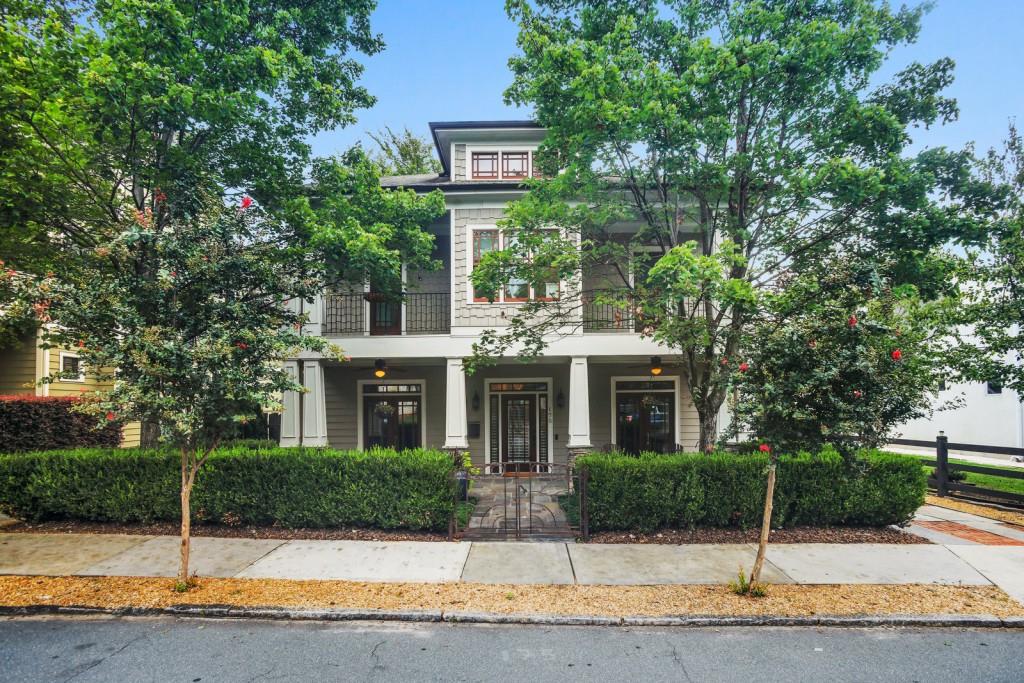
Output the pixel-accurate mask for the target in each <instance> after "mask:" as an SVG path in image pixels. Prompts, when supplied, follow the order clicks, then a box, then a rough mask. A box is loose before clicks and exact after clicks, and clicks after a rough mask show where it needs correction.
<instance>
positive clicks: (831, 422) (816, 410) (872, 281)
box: [721, 261, 959, 455]
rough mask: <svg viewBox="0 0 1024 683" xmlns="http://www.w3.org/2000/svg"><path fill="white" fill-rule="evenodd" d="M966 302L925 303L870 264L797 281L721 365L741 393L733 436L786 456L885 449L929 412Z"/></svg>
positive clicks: (839, 266) (841, 264) (768, 305)
mask: <svg viewBox="0 0 1024 683" xmlns="http://www.w3.org/2000/svg"><path fill="white" fill-rule="evenodd" d="M958 303H959V300H958V299H957V298H955V297H954V298H950V299H943V300H938V301H923V300H922V299H921V297H920V296H919V294H918V292H917V289H916V288H915V287H913V286H910V285H904V286H896V287H894V286H893V285H892V280H891V278H890V277H888V276H887V275H886V274H885V273H884V272H883V271H882V270H881V269H880V268H878V267H877V266H876V265H875V264H871V263H857V262H853V261H836V262H833V263H832V264H830V267H829V268H828V270H827V271H817V272H808V273H805V274H802V275H800V276H796V277H795V278H794V281H793V282H791V283H789V284H788V286H787V287H786V288H785V289H783V290H781V291H779V292H778V293H775V294H770V295H767V301H766V302H765V305H764V307H763V310H762V311H761V312H760V313H759V315H758V317H757V318H756V319H754V320H753V321H752V322H751V325H750V327H749V329H748V338H747V339H745V340H744V343H743V345H742V346H743V349H744V351H743V352H742V353H740V354H739V355H738V356H736V357H734V358H723V359H722V361H721V363H722V364H723V366H724V367H725V368H726V370H727V371H728V372H729V373H730V374H731V376H732V378H733V386H734V387H735V388H736V389H737V394H738V400H737V401H735V402H734V404H733V406H732V407H733V411H732V414H733V422H732V424H731V425H730V429H729V433H730V434H731V435H734V436H735V435H741V434H748V435H750V436H753V437H754V438H756V439H757V440H758V441H759V442H760V443H766V444H769V445H770V446H771V447H773V448H775V449H777V450H779V451H781V452H783V453H795V452H798V451H801V450H808V451H811V452H816V451H819V450H821V449H822V448H824V447H825V446H826V445H830V446H834V447H835V448H837V449H838V450H839V451H840V452H841V453H844V454H847V455H850V454H852V453H853V452H854V451H856V450H857V449H858V448H862V447H870V448H877V447H881V446H884V445H885V444H886V443H888V441H889V437H890V436H892V431H893V429H895V428H896V427H897V426H898V425H900V424H902V423H904V422H906V421H908V420H911V419H915V418H919V417H925V416H927V415H928V414H930V413H931V410H932V399H933V398H934V394H935V392H937V391H938V388H939V385H940V383H941V381H942V379H943V378H944V377H945V376H946V365H947V360H948V356H947V354H948V347H949V346H950V345H951V343H952V340H951V339H950V338H949V337H948V335H947V334H946V332H947V331H948V326H947V320H948V318H949V315H950V309H955V307H956V305H957V304H958Z"/></svg>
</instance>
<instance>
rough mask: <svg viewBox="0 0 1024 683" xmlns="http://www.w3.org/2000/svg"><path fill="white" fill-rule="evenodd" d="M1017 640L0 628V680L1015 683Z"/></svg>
mask: <svg viewBox="0 0 1024 683" xmlns="http://www.w3.org/2000/svg"><path fill="white" fill-rule="evenodd" d="M1022 671H1024V633H1022V632H1020V631H1007V630H993V629H978V630H972V629H932V628H928V629H853V628H718V629H716V628H699V629H698V628H694V629H682V628H621V627H582V626H581V627H575V626H573V627H567V626H556V627H551V626H490V625H456V624H396V623H376V622H349V623H339V622H333V623H327V622H282V621H276V622H275V621H241V620H238V621H234V620H213V619H184V618H171V617H154V618H113V617H73V618H66V617H61V618H56V617H19V618H8V619H3V620H0V679H2V680H4V681H18V682H19V683H21V682H25V683H27V682H29V681H61V682H67V681H75V682H76V683H84V682H86V681H104V682H106V683H110V682H114V681H132V682H136V681H181V682H182V683H202V682H206V683H214V682H216V683H221V682H225V683H229V682H233V681H378V680H380V681H403V682H405V683H409V682H411V681H512V680H526V681H529V682H530V683H539V682H541V681H558V682H559V683H565V681H567V680H624V681H661V680H665V681H668V680H672V681H702V682H703V681H743V682H744V683H750V682H751V681H787V682H790V681H830V683H831V682H833V681H928V682H935V683H937V682H939V681H972V682H973V681H1020V680H1022V673H1021V672H1022Z"/></svg>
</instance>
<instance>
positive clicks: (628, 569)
mask: <svg viewBox="0 0 1024 683" xmlns="http://www.w3.org/2000/svg"><path fill="white" fill-rule="evenodd" d="M928 524H931V525H932V526H927V525H928ZM936 524H938V525H939V528H941V529H944V530H945V531H938V530H936V528H935V525H936ZM943 524H945V525H946V526H942V525H943ZM910 529H911V530H912V531H915V532H919V533H922V534H923V535H927V536H929V537H930V538H932V540H933V541H936V544H935V545H892V544H871V543H863V544H827V543H805V544H777V545H772V546H769V550H768V562H767V564H766V566H765V570H764V574H763V576H764V579H765V580H766V581H769V582H771V583H799V584H835V583H861V584H912V583H916V584H922V583H923V584H954V585H989V584H995V585H997V586H999V587H1000V588H1002V589H1003V590H1004V591H1006V592H1007V593H1008V594H1009V595H1011V596H1013V597H1014V598H1015V599H1017V600H1019V601H1021V602H1024V544H1022V545H1005V544H998V545H995V544H992V541H991V538H990V537H993V538H996V539H1003V540H1004V541H1005V542H1006V543H1016V542H1018V540H1017V539H1018V537H1019V538H1022V539H1024V532H1022V530H1021V529H1020V528H1016V527H1013V525H1003V524H1002V523H1000V522H995V521H993V520H988V519H984V518H981V517H977V516H975V515H970V514H967V513H963V512H957V511H955V510H947V509H945V508H935V507H932V506H925V507H924V508H922V509H921V511H920V513H919V514H918V517H917V518H916V519H915V522H914V524H913V525H911V527H910ZM962 530H966V531H962ZM947 532H948V533H947ZM957 534H960V535H957ZM972 534H974V535H975V536H971V535H972ZM978 534H981V536H977V535H978ZM986 534H987V536H986ZM976 538H981V539H982V540H981V541H979V540H975V539H976ZM177 548H178V539H177V538H176V537H173V536H119V535H106V534H96V535H86V534H81V535H80V534H29V533H13V534H12V533H8V534H3V533H0V574H20V575H49V576H60V575H84V576H98V575H109V576H167V577H171V576H174V574H175V572H176V569H177V561H178V553H177ZM755 553H756V546H755V545H754V544H746V543H739V544H728V545H726V544H719V545H640V544H576V543H561V542H552V543H494V542H472V543H469V542H463V543H443V542H413V541H403V542H374V541H282V540H257V539H239V538H209V537H198V538H195V539H193V546H192V558H193V564H192V568H193V570H194V571H195V572H196V573H198V574H199V575H200V576H213V577H240V578H270V579H340V580H350V581H372V582H413V583H424V582H425V583H443V582H454V581H465V582H472V583H492V584H493V583H511V584H591V585H658V584H724V583H728V582H729V581H731V580H733V579H735V578H736V575H737V572H738V571H739V570H740V569H741V568H742V569H743V570H744V571H749V569H750V567H751V565H752V564H753V561H754V555H755Z"/></svg>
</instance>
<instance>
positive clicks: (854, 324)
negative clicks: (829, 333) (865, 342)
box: [846, 315, 857, 327]
mask: <svg viewBox="0 0 1024 683" xmlns="http://www.w3.org/2000/svg"><path fill="white" fill-rule="evenodd" d="M846 323H847V324H848V325H849V326H850V327H857V316H855V315H851V316H850V319H849V320H847V321H846Z"/></svg>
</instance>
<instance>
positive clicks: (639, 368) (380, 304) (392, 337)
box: [281, 121, 698, 471]
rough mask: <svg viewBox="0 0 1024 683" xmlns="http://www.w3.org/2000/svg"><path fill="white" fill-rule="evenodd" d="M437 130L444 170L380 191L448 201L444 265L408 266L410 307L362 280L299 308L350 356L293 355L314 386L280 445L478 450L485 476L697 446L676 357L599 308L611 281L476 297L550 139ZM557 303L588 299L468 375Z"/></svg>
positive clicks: (527, 130)
mask: <svg viewBox="0 0 1024 683" xmlns="http://www.w3.org/2000/svg"><path fill="white" fill-rule="evenodd" d="M430 129H431V133H432V136H433V140H434V143H435V145H436V147H437V152H438V155H439V156H440V158H441V163H442V171H441V173H440V174H438V175H433V174H431V175H422V176H401V177H387V178H383V179H382V184H383V185H384V186H385V187H395V188H398V187H404V188H409V189H412V190H415V191H416V192H424V193H425V192H430V191H432V190H434V189H440V190H441V191H442V192H443V193H444V196H445V201H446V206H447V211H446V213H445V215H444V216H443V218H441V219H440V220H438V221H437V222H435V223H434V224H432V225H431V226H429V228H428V229H429V231H430V232H432V233H433V235H434V237H435V250H436V253H435V258H436V259H438V260H440V261H441V262H442V263H443V266H442V268H441V269H440V270H434V271H429V272H417V271H406V272H404V280H405V283H406V286H405V290H406V296H405V297H404V298H403V300H402V301H400V302H393V301H386V300H383V299H381V298H380V297H377V296H375V295H374V293H373V292H372V291H370V290H369V287H368V286H367V287H364V288H362V289H361V290H359V289H357V290H349V291H339V292H329V293H325V294H324V295H323V296H322V297H321V298H320V299H318V300H316V301H313V302H305V303H302V304H300V305H302V306H304V307H305V308H306V310H307V312H308V313H309V318H310V325H309V328H310V329H309V332H310V333H311V334H320V335H322V336H324V337H326V338H327V339H329V340H330V341H331V342H333V343H335V344H337V345H338V346H340V347H342V348H343V349H344V352H345V354H346V355H347V356H349V357H350V358H351V361H348V362H344V363H338V362H336V361H333V360H327V359H324V358H321V357H318V356H316V355H315V354H309V355H307V356H304V357H301V358H295V359H293V360H291V361H289V363H288V368H289V370H290V371H291V372H292V373H294V375H295V376H296V377H300V378H301V379H302V382H303V384H304V385H305V386H306V389H307V391H306V392H305V393H301V394H300V393H292V394H290V395H287V396H286V397H285V401H284V404H285V407H284V414H283V415H282V423H281V444H282V445H284V446H289V445H291V446H296V445H307V446H324V445H329V446H331V447H335V448H344V449H366V448H371V447H374V446H390V447H395V448H412V447H418V446H424V447H432V448H445V449H452V450H460V451H466V450H468V451H469V453H470V455H471V458H472V460H473V462H474V464H475V465H477V466H479V467H482V468H484V469H485V471H487V470H492V471H509V470H513V471H514V470H515V469H516V468H519V467H522V468H524V469H525V468H535V467H536V466H537V465H538V464H539V465H544V464H548V463H552V464H565V463H567V462H569V461H570V459H571V456H572V454H576V453H579V452H583V451H587V450H591V449H598V450H600V449H609V448H613V447H615V448H622V449H625V450H630V451H640V450H644V451H647V450H650V451H662V452H665V451H672V450H679V449H686V450H694V449H695V448H696V446H697V442H698V420H697V413H696V411H695V409H694V407H693V403H692V401H691V399H690V396H689V394H688V391H687V388H686V382H685V381H684V380H685V378H684V377H683V376H682V375H681V370H680V369H678V368H676V367H673V365H672V364H671V363H670V362H669V361H670V359H669V358H668V351H667V349H665V348H664V347H661V346H659V345H658V344H656V343H654V342H653V341H652V340H650V339H643V338H641V335H640V334H638V333H637V331H636V329H635V323H634V321H633V320H632V319H631V318H630V316H629V315H628V313H624V312H623V311H621V310H620V309H617V308H613V307H605V306H602V305H599V304H597V303H593V299H592V297H593V293H594V292H596V291H598V290H602V289H609V288H614V287H616V286H624V285H625V283H624V282H622V281H621V278H622V276H621V275H619V274H617V272H616V273H615V274H613V273H611V272H596V271H595V272H584V273H582V275H581V277H580V278H579V280H578V282H575V283H564V282H562V283H559V282H552V283H544V284H534V285H531V284H529V283H526V282H517V281H512V282H509V283H508V284H507V285H506V286H505V287H504V288H503V291H502V292H501V293H500V294H499V296H498V299H497V300H496V301H493V302H491V301H488V300H487V299H485V298H483V297H478V296H476V295H475V293H474V292H473V287H472V283H471V282H470V273H471V272H472V269H473V264H474V262H475V261H476V259H479V258H480V256H481V255H482V254H483V253H485V252H486V251H488V250H491V249H499V248H501V246H502V245H503V243H504V241H505V239H506V236H505V235H504V234H503V233H502V231H501V229H500V228H499V227H498V225H497V222H498V220H499V219H501V218H502V217H503V216H504V212H505V206H506V205H507V204H508V202H510V201H513V200H515V199H517V198H519V197H521V196H522V195H523V193H524V189H523V186H522V181H523V179H524V178H526V177H529V176H531V175H533V173H534V168H533V154H534V151H535V150H536V149H537V147H538V145H539V144H540V142H541V140H542V139H543V137H544V130H543V129H542V128H540V127H538V126H537V125H536V124H535V123H533V122H531V121H461V122H442V123H432V124H430ZM623 229H624V230H628V229H629V228H628V226H627V227H624V228H623ZM616 278H617V279H618V282H616ZM556 296H557V297H581V303H582V305H581V306H580V307H579V308H578V310H579V311H580V320H579V321H578V323H579V324H577V325H573V326H572V328H571V329H567V330H566V331H565V333H564V334H559V335H558V336H557V337H553V338H552V339H551V340H550V341H551V343H550V345H549V347H548V348H547V349H546V350H545V352H544V355H543V356H542V357H541V358H539V359H538V360H536V361H533V362H530V363H528V364H524V363H522V362H519V361H518V360H517V359H516V358H513V357H509V358H503V359H499V362H498V363H497V364H496V365H494V366H491V367H487V368H482V369H480V370H478V371H477V372H475V373H474V374H472V375H469V374H467V373H466V372H465V370H464V368H463V359H464V358H466V357H467V356H469V355H471V353H472V346H473V343H474V342H475V341H476V340H477V339H478V338H479V336H480V334H481V333H482V332H483V331H484V330H488V329H496V330H499V331H500V330H501V329H502V328H503V327H504V326H506V325H507V324H508V322H509V321H510V320H511V318H512V317H513V316H514V315H515V312H516V308H517V307H518V306H521V305H522V304H523V302H526V301H529V300H531V299H536V298H545V297H556ZM588 302H590V303H588ZM662 359H664V362H662ZM653 366H659V367H658V370H660V372H657V373H655V372H652V367H653ZM661 366H663V367H661Z"/></svg>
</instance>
